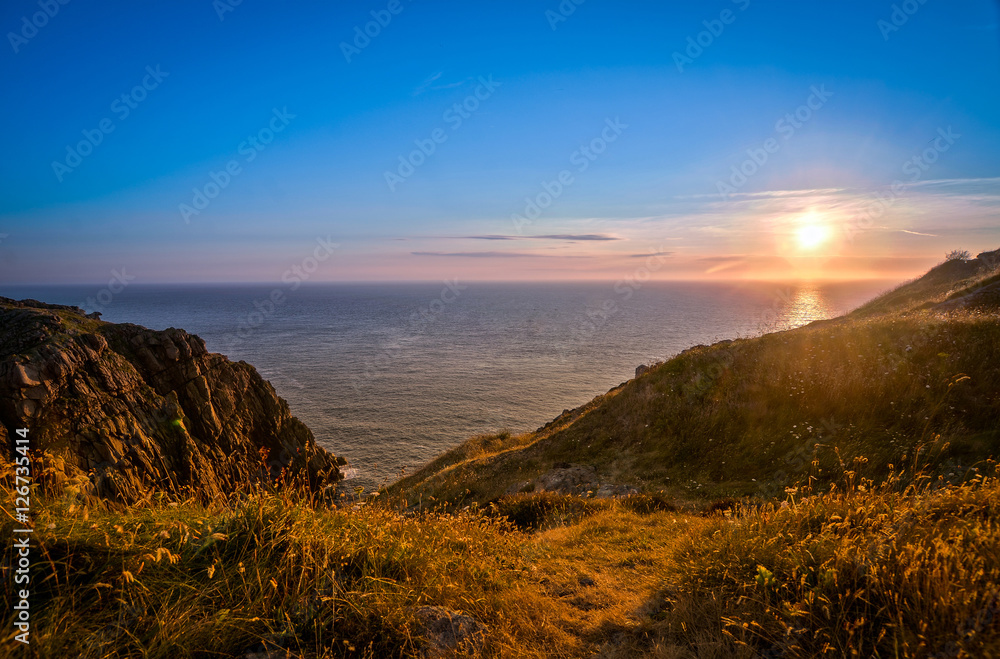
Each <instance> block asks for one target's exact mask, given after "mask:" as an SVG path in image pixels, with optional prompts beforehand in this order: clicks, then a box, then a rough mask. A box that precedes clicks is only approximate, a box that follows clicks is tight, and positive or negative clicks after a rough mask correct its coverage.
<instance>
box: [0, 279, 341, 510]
mask: <svg viewBox="0 0 1000 659" xmlns="http://www.w3.org/2000/svg"><path fill="white" fill-rule="evenodd" d="M17 428H27V429H28V430H29V438H30V442H31V449H32V452H33V455H34V470H33V471H34V476H35V478H36V480H40V481H41V482H42V483H43V485H45V486H46V487H50V488H53V489H60V488H66V487H70V488H75V489H77V490H78V491H80V493H81V494H84V495H96V496H99V497H103V498H107V499H114V500H118V501H121V502H124V503H133V502H135V501H138V500H141V499H143V498H145V497H148V496H149V495H150V493H153V492H157V491H160V492H165V493H168V494H170V495H173V496H185V497H186V496H197V497H199V498H203V499H211V498H215V497H219V496H225V495H227V494H229V493H231V492H233V491H235V490H237V489H239V488H241V487H243V486H246V485H247V484H252V483H259V482H262V481H266V480H268V479H273V478H275V477H277V476H279V475H281V474H282V472H284V474H286V475H293V476H295V477H299V478H302V479H303V480H307V481H308V482H309V483H310V484H311V485H312V486H313V487H314V488H322V487H324V486H325V485H326V484H332V483H333V482H335V481H336V480H338V479H339V478H340V471H339V469H338V465H340V464H344V461H343V460H341V459H338V458H335V457H334V456H333V455H331V454H330V453H328V452H326V451H325V450H323V449H322V448H321V447H319V446H317V445H316V441H315V439H314V437H313V434H312V432H311V431H310V430H309V429H308V428H307V427H306V426H305V425H304V424H303V423H302V422H301V421H299V420H298V419H296V418H295V417H294V416H292V415H291V413H290V412H289V409H288V404H287V403H286V402H285V401H284V400H282V399H281V398H279V397H278V396H277V394H276V393H275V391H274V388H273V387H272V386H271V385H270V383H268V382H266V381H265V380H263V379H262V378H261V377H260V375H259V374H258V373H257V371H256V370H255V369H254V368H253V367H252V366H250V365H249V364H246V363H245V362H236V363H234V362H231V361H229V360H228V359H227V358H226V357H224V356H222V355H219V354H214V353H210V352H208V351H207V350H206V349H205V343H204V341H202V340H201V339H200V338H198V337H197V336H194V335H191V334H188V333H186V332H184V331H183V330H179V329H173V328H171V329H168V330H165V331H153V330H149V329H146V328H144V327H140V326H138V325H131V324H113V323H107V322H103V321H101V320H98V319H96V318H94V317H92V316H87V315H85V314H84V312H83V311H82V310H81V309H79V308H77V307H67V306H60V305H51V304H44V303H41V302H37V301H35V300H23V301H20V302H18V301H15V300H10V299H7V298H0V441H2V445H3V446H5V447H7V450H8V452H9V451H10V450H11V447H12V446H13V439H12V434H13V432H14V430H15V429H17Z"/></svg>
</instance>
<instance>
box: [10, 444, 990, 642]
mask: <svg viewBox="0 0 1000 659" xmlns="http://www.w3.org/2000/svg"><path fill="white" fill-rule="evenodd" d="M840 475H841V480H840V483H839V485H838V487H836V488H834V489H833V490H828V491H825V492H823V493H818V492H815V491H812V490H810V489H809V488H808V487H807V488H805V489H800V490H797V491H794V492H792V493H790V494H789V495H788V496H787V497H786V498H785V499H784V500H783V501H781V502H771V503H767V504H763V505H761V506H738V507H736V508H735V509H732V510H729V511H727V512H726V514H724V515H723V514H721V513H720V514H714V515H709V516H703V515H697V514H691V513H685V512H676V511H670V510H663V509H660V507H659V506H650V507H648V508H645V509H644V508H643V507H642V506H636V505H631V504H630V503H629V502H628V501H627V500H618V501H615V500H600V501H595V500H588V499H580V498H575V497H554V496H541V497H540V496H539V495H522V496H520V497H515V498H514V499H513V500H507V501H505V503H504V506H503V507H502V508H486V509H481V510H476V509H470V510H468V511H465V512H463V513H459V514H456V515H440V514H423V515H417V516H414V515H412V514H402V513H398V512H392V511H388V510H385V509H378V508H372V507H367V506H365V507H354V508H340V509H338V508H331V507H329V506H325V505H319V506H317V505H314V504H315V502H310V500H309V499H308V498H307V497H306V496H304V495H303V494H302V493H301V492H299V491H296V490H294V489H286V490H283V491H281V492H280V493H262V494H258V495H253V496H247V497H244V498H242V500H240V501H238V502H237V501H234V502H231V503H229V504H225V505H224V504H222V503H220V504H218V505H215V506H205V505H203V504H200V503H196V502H193V501H188V502H180V503H177V504H169V503H166V502H160V503H158V504H149V505H146V506H143V507H141V508H136V507H133V508H126V509H113V508H111V507H109V506H108V505H107V504H100V503H95V504H93V505H91V506H86V505H82V504H81V503H79V502H74V501H72V499H71V498H64V499H58V500H56V499H44V500H43V501H42V503H43V505H42V506H40V507H39V508H38V511H39V513H38V515H37V517H36V519H35V529H36V533H35V535H34V540H33V544H32V555H33V557H34V558H33V560H34V565H35V567H34V569H33V572H32V579H33V581H32V584H31V595H30V597H31V612H32V613H31V625H32V628H31V629H32V636H31V645H30V646H29V647H22V646H20V644H16V643H14V642H13V641H12V636H13V633H14V632H11V631H9V632H7V634H5V638H4V639H3V643H2V644H0V656H4V657H7V656H10V657H13V656H18V657H29V656H31V657H58V656H66V657H83V658H91V657H93V658H98V657H101V658H103V657H148V658H151V659H157V658H161V657H162V658H170V659H173V658H176V657H240V658H243V659H246V658H253V659H260V658H263V657H267V658H268V659H271V658H277V657H295V658H301V659H313V658H319V657H368V658H378V659H383V658H387V657H412V656H441V657H447V656H464V657H517V658H521V657H527V658H531V657H539V658H541V657H588V656H603V657H609V658H621V659H625V658H631V657H660V658H665V657H704V658H708V657H733V658H747V659H749V658H751V657H760V656H782V657H817V656H829V657H844V656H859V657H871V656H881V657H926V656H947V657H986V656H995V653H997V652H1000V626H998V624H997V620H998V617H997V616H998V614H1000V525H998V519H1000V516H998V512H1000V511H998V505H1000V503H998V502H1000V484H998V483H1000V481H998V480H997V469H996V465H995V464H992V463H991V464H984V465H983V466H982V468H981V469H980V473H979V474H977V475H976V476H975V477H974V478H972V479H970V481H969V482H967V483H966V484H964V485H961V486H949V485H942V484H941V483H940V482H934V481H929V480H927V479H918V480H917V482H915V483H911V484H910V485H907V484H906V480H907V479H905V478H899V477H898V476H897V477H893V478H890V479H889V480H888V481H887V483H885V484H883V485H882V486H880V487H876V486H874V485H873V484H872V483H870V482H868V481H863V480H860V479H858V478H857V475H856V474H852V473H851V471H850V470H848V471H846V472H842V473H841V474H840ZM9 477H10V466H9V465H5V466H4V468H3V470H2V473H0V483H4V487H3V488H2V495H3V498H4V504H5V507H6V506H9V505H12V504H13V491H12V490H11V489H10V488H9V486H8V484H9V482H10V478H9ZM540 499H544V501H540ZM540 503H542V504H544V505H539V504H540ZM633 503H634V502H633ZM581 504H584V505H581ZM530 510H534V511H536V512H537V515H536V516H535V517H533V518H531V519H526V518H524V517H523V516H521V517H519V519H520V520H521V522H523V523H524V524H523V526H525V527H535V528H539V529H540V530H537V531H534V532H525V531H520V530H518V529H517V528H516V527H514V526H512V525H510V524H509V523H507V522H505V521H504V520H505V518H506V517H507V515H508V514H511V513H515V515H514V516H515V517H516V516H517V515H516V513H517V512H519V511H520V512H524V511H530ZM539 511H540V512H539ZM0 526H2V527H3V532H4V533H5V534H8V537H9V534H10V533H11V532H12V528H13V523H12V522H10V521H5V522H4V523H2V524H0ZM4 551H5V560H6V561H8V564H9V562H10V561H12V560H13V559H14V555H13V554H14V552H15V551H16V550H14V549H13V548H12V547H11V546H10V545H9V544H8V546H7V548H6V549H5V550H4ZM3 600H4V601H3V604H4V609H3V610H4V611H5V612H6V613H5V615H4V616H3V617H4V623H3V624H4V626H5V628H6V629H8V630H12V629H13V613H14V609H13V606H14V604H15V601H14V599H13V596H12V592H11V590H10V589H4V598H3ZM431 606H434V607H446V608H447V609H449V610H451V611H456V612H461V615H462V616H465V617H466V619H467V620H471V621H475V624H476V625H477V627H476V628H475V632H474V633H472V634H470V635H469V636H468V638H467V639H466V642H465V644H464V645H459V646H457V647H456V648H455V649H454V650H443V651H438V652H436V653H435V652H433V651H429V650H431V648H433V646H432V645H429V643H430V640H429V639H431V638H433V637H434V631H433V630H429V629H428V628H427V626H426V625H425V624H423V623H422V621H421V611H424V610H426V607H431Z"/></svg>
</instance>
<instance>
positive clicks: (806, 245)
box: [795, 222, 830, 249]
mask: <svg viewBox="0 0 1000 659" xmlns="http://www.w3.org/2000/svg"><path fill="white" fill-rule="evenodd" d="M795 235H796V238H797V239H798V241H799V247H801V248H802V249H816V248H817V247H819V246H820V245H822V244H823V243H825V242H826V241H827V240H828V239H829V238H830V229H829V227H827V226H825V225H823V224H818V223H814V222H809V223H808V224H804V225H802V226H801V227H799V228H798V230H797V231H796V232H795Z"/></svg>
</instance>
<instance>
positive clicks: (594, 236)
mask: <svg viewBox="0 0 1000 659" xmlns="http://www.w3.org/2000/svg"><path fill="white" fill-rule="evenodd" d="M462 237H463V238H468V239H471V240H567V241H578V240H579V241H585V240H598V241H601V240H621V238H619V237H618V236H612V235H609V234H606V233H558V234H548V235H544V236H509V235H501V234H489V235H483V236H462Z"/></svg>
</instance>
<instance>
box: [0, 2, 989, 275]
mask: <svg viewBox="0 0 1000 659" xmlns="http://www.w3.org/2000/svg"><path fill="white" fill-rule="evenodd" d="M651 4H652V3H646V2H615V3H611V2H606V1H603V0H586V1H585V2H582V3H581V4H579V5H577V4H575V3H574V2H573V1H572V0H565V2H563V3H562V4H560V3H559V2H557V1H556V0H550V1H538V2H535V1H525V2H513V1H509V2H499V1H496V2H493V1H485V2H476V3H445V2H434V1H432V0H398V2H389V0H385V1H381V0H380V1H375V2H354V3H319V2H301V3H295V4H294V6H289V5H288V4H284V3H281V4H279V3H274V2H263V1H254V0H243V2H241V3H240V4H238V5H232V4H231V2H230V1H228V0H218V1H217V2H212V1H211V0H198V1H182V2H173V3H159V4H153V3H134V2H106V3H100V4H99V5H98V4H97V3H84V2H82V1H81V0H69V1H68V2H66V4H64V5H63V4H59V3H58V1H57V0H42V1H41V2H39V1H38V0H35V1H33V2H30V1H23V0H11V1H10V2H7V3H4V5H3V7H2V8H0V28H2V31H3V33H4V35H5V38H4V43H3V44H0V67H2V68H0V87H2V89H3V91H4V103H3V104H2V106H0V118H2V119H3V123H4V125H5V126H6V128H7V129H6V130H5V131H4V132H3V134H2V136H0V140H2V143H3V154H4V158H2V159H0V181H2V188H0V283H2V282H8V283H46V282H49V283H85V282H86V283H89V282H100V281H105V280H107V278H108V273H109V272H110V271H111V270H113V269H121V268H126V269H127V270H128V271H129V272H131V273H134V276H135V277H136V281H143V282H148V283H153V282H164V281H168V282H169V281H275V280H278V279H279V278H280V276H281V274H282V273H283V272H284V271H286V270H287V269H288V268H289V267H292V266H295V265H296V264H300V263H301V262H303V260H304V259H307V258H308V257H309V255H310V254H313V253H314V250H315V248H316V246H317V244H318V243H317V241H319V240H324V241H327V242H335V243H337V244H338V245H339V247H338V248H337V249H336V250H335V253H334V255H333V257H332V258H329V259H326V260H324V261H323V262H322V264H321V265H320V266H319V267H318V268H317V270H316V271H315V272H314V273H312V275H311V276H312V277H313V278H314V279H315V280H316V281H323V280H373V279H407V280H409V279H441V278H447V277H456V276H459V277H462V278H463V279H470V280H471V279H576V278H602V279H617V278H619V277H621V276H623V275H627V274H628V273H629V272H631V271H633V270H635V269H636V268H637V267H642V264H645V265H646V266H647V267H649V268H651V269H652V268H653V266H654V265H655V276H657V277H666V278H671V277H676V278H701V277H730V276H732V277H761V278H777V277H790V276H801V277H855V276H857V277H862V276H873V277H874V276H888V277H902V276H906V275H909V274H917V273H918V272H919V271H922V270H923V269H925V268H926V267H927V266H928V265H931V264H933V263H934V262H936V261H938V260H940V259H941V257H942V256H943V254H944V252H946V251H948V250H950V249H954V248H965V249H970V250H972V251H973V253H975V252H976V251H978V250H984V249H992V248H996V247H998V246H1000V222H998V219H1000V215H998V209H1000V121H998V120H1000V36H998V34H1000V33H998V30H997V22H998V5H997V3H996V2H991V1H986V0H982V1H973V0H955V1H952V2H948V3H945V2H940V1H939V0H926V1H925V2H924V3H923V4H921V3H920V2H919V0H911V1H910V2H909V3H893V2H879V1H874V0H865V1H845V2H838V3H800V2H765V1H763V0H738V1H732V0H719V1H714V2H701V3H684V6H682V7H675V6H673V5H674V4H679V3H662V4H663V6H655V7H651V6H650V5H651ZM46 8H47V11H48V13H49V14H51V16H49V15H46V14H45V13H44V12H45V11H46ZM373 12H374V13H373ZM378 20H381V22H382V23H383V24H381V25H380V24H378V23H377V22H373V21H378ZM33 23H34V24H33ZM366 28H367V29H368V31H369V33H370V34H372V35H374V36H369V37H358V34H359V33H363V32H364V31H365V29H366ZM699 41H700V45H699ZM123 96H124V97H123ZM796 113H798V117H797V118H796ZM254 140H256V143H255V142H254ZM421 148H422V149H423V152H421ZM401 158H402V160H403V162H404V163H405V164H402V165H401V160H400V159H401ZM914 159H916V160H914ZM755 160H756V161H755ZM407 161H408V162H407ZM227 167H229V172H227V171H226V170H227ZM740 169H743V171H744V173H746V172H749V175H743V176H741V175H740V173H739V170H740ZM560 179H561V181H560ZM894 184H895V185H894ZM199 192H200V193H201V195H204V198H202V197H200V196H199ZM214 193H217V194H214ZM209 196H211V197H212V198H211V199H209V198H208V197H209ZM880 199H881V201H879V200H880ZM199 206H204V207H202V208H199ZM542 206H544V208H543V207H542ZM535 210H537V211H538V212H537V213H535V212H534V211H535ZM195 211H197V212H195ZM650 255H656V256H657V258H655V259H654V260H652V261H650Z"/></svg>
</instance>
